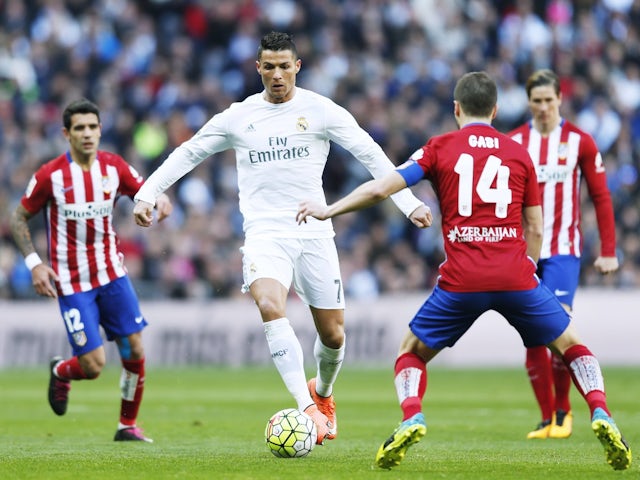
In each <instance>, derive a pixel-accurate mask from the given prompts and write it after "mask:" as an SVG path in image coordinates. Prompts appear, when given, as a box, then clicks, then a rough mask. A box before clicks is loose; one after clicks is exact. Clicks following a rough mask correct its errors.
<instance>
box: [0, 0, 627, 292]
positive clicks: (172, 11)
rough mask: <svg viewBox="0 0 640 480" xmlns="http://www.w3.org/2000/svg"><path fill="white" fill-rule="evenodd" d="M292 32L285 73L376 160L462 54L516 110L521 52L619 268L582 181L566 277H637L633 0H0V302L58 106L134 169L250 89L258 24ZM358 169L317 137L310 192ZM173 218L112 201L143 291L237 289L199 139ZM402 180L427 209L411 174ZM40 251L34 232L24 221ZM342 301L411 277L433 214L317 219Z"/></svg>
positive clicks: (218, 172)
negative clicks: (550, 83) (318, 179)
mask: <svg viewBox="0 0 640 480" xmlns="http://www.w3.org/2000/svg"><path fill="white" fill-rule="evenodd" d="M270 30H280V31H286V32H289V33H292V34H293V35H294V40H295V41H296V44H297V47H298V50H299V55H300V58H301V59H302V70H301V72H300V74H299V76H298V85H299V86H302V87H304V88H308V89H311V90H314V91H317V92H319V93H321V94H323V95H326V96H328V97H330V98H332V99H333V100H334V101H336V102H337V103H338V104H340V105H342V106H344V107H345V108H347V109H348V110H349V111H351V112H352V113H353V115H354V116H355V117H356V119H357V120H358V121H359V123H360V124H361V125H362V127H363V128H364V129H365V130H367V131H368V132H369V133H370V134H371V135H372V137H373V138H374V139H375V140H376V141H377V142H378V143H379V144H380V145H381V146H382V147H383V149H384V150H385V151H386V152H387V154H388V155H389V157H390V158H391V160H392V161H393V162H394V163H396V164H399V163H402V162H403V161H404V160H406V159H407V158H408V157H409V156H410V155H411V153H413V151H415V150H416V149H417V148H418V147H420V146H421V145H423V144H424V143H425V142H426V140H427V139H428V138H429V137H431V136H433V135H435V134H439V133H442V132H444V131H446V130H451V129H455V128H456V125H455V123H454V119H453V115H452V91H453V86H454V84H455V81H456V80H457V79H458V78H459V77H460V75H462V74H463V73H465V72H467V71H471V70H486V71H488V72H489V73H490V74H491V75H492V76H493V77H494V78H495V79H496V80H497V82H498V85H499V112H498V117H497V119H496V122H495V124H494V125H495V126H496V127H497V128H498V129H500V130H502V131H507V130H510V129H511V128H513V127H515V126H516V125H518V124H520V123H522V122H524V121H526V120H527V119H528V108H527V96H526V92H525V91H524V88H523V85H524V82H525V80H526V78H527V76H528V75H529V74H530V73H531V72H532V71H534V70H535V69H538V68H543V67H544V68H552V69H554V70H555V71H556V72H557V73H558V74H559V75H560V77H561V79H562V93H563V99H564V101H563V104H562V107H561V113H562V114H563V116H564V117H565V118H567V119H569V120H571V121H574V122H575V123H577V124H578V125H579V126H580V127H581V128H583V129H584V130H586V131H587V132H589V133H591V134H592V135H593V136H594V138H595V139H596V142H597V144H598V146H599V148H600V150H601V152H602V154H603V157H604V162H605V166H606V169H607V173H608V178H609V187H610V189H611V192H612V195H613V203H614V207H615V217H616V222H617V234H618V256H619V258H620V260H621V271H620V272H619V273H617V274H615V275H612V276H608V277H601V276H599V275H598V274H597V273H595V271H594V270H593V268H591V265H592V263H593V260H594V259H595V257H596V256H597V255H598V253H599V240H598V230H597V223H596V220H595V214H594V210H593V208H592V206H591V204H590V202H589V200H588V196H587V195H586V193H587V192H586V188H584V189H583V194H584V200H585V201H584V202H583V235H584V256H583V269H582V278H581V283H582V284H583V285H608V286H616V287H638V286H640V195H638V185H639V184H638V168H639V167H640V108H639V107H640V0H582V1H580V0H576V1H567V0H547V1H543V0H539V1H538V0H536V1H535V2H534V1H531V0H518V1H488V0H392V1H390V0H342V1H340V0H298V1H293V0H216V1H207V0H146V1H142V0H141V1H136V2H130V1H126V0H66V1H63V0H0V298H12V299H25V298H33V296H34V293H33V289H32V286H31V277H30V273H29V271H28V270H27V269H26V267H25V266H24V262H23V260H22V256H21V255H20V253H19V252H18V250H17V249H16V247H15V245H14V243H13V240H12V238H11V233H10V229H9V216H10V214H11V212H12V211H13V209H14V208H15V206H16V205H17V203H18V202H19V200H20V197H21V196H22V194H23V192H24V189H25V187H26V185H27V182H28V180H29V177H30V176H31V174H32V173H33V172H34V171H35V170H36V169H37V168H38V167H39V166H40V165H41V164H42V163H44V162H45V161H48V160H50V159H52V158H54V157H56V156H57V155H59V154H60V153H62V152H64V151H65V150H66V142H65V140H64V138H63V136H62V134H61V127H62V124H61V112H62V109H63V108H64V106H65V105H66V104H67V103H69V102H70V101H71V100H74V99H77V98H79V97H83V96H84V97H87V98H89V99H91V100H93V101H95V102H96V103H97V104H98V105H99V107H100V109H101V119H102V126H103V130H102V144H101V149H103V150H111V151H114V152H117V153H119V154H121V155H122V156H123V157H124V158H125V159H127V161H129V162H130V163H131V164H132V165H133V166H134V167H135V168H136V169H137V170H138V171H139V172H140V173H142V174H143V175H145V176H147V175H148V174H150V173H151V172H152V171H153V170H154V169H155V168H156V167H157V166H158V165H159V164H160V163H161V162H162V160H163V159H164V158H165V157H166V155H167V154H168V153H169V152H170V151H171V150H173V149H174V148H175V147H176V146H177V145H179V144H180V143H181V142H183V141H184V140H186V139H187V138H189V137H190V136H191V135H192V134H193V133H195V132H196V131H197V130H198V129H199V127H200V126H201V125H202V124H204V123H205V122H206V121H207V120H208V118H209V117H210V116H212V115H213V114H215V113H216V112H219V111H221V110H223V109H224V108H226V107H227V106H228V105H229V104H230V103H231V102H234V101H237V100H242V99H244V97H246V96H247V95H250V94H253V93H256V92H258V91H260V90H261V89H262V84H261V82H260V77H259V76H258V74H257V73H256V71H255V58H256V49H257V46H258V44H259V40H260V37H261V36H262V35H263V34H264V33H266V32H268V31H270ZM368 178H369V174H368V172H367V171H366V169H364V168H363V167H362V166H361V165H360V164H359V162H357V161H356V160H355V159H354V158H353V157H352V156H351V155H350V154H349V153H348V152H345V151H343V150H341V149H340V148H338V147H336V146H335V145H334V146H333V147H332V149H331V155H330V158H329V162H328V164H327V169H326V171H325V176H324V181H325V188H326V192H327V199H328V201H329V202H331V201H332V200H335V199H336V198H337V197H339V196H341V195H343V194H345V193H347V192H348V191H350V190H351V189H352V188H353V187H355V186H356V185H357V184H359V183H360V182H362V181H364V180H367V179H368ZM167 193H168V194H169V195H170V196H171V197H172V199H173V200H174V202H175V207H176V209H175V211H174V214H173V215H172V216H171V217H170V218H169V219H167V220H166V221H165V222H163V223H161V224H156V225H154V227H152V228H151V229H141V228H140V227H137V226H136V225H135V224H134V222H133V217H132V214H131V210H132V202H131V201H130V200H129V199H128V198H123V199H121V200H120V201H119V202H118V205H117V210H116V212H115V213H114V216H115V224H116V229H117V231H118V233H119V237H120V240H121V249H122V251H123V253H124V254H125V264H126V266H127V268H128V271H129V274H130V276H131V278H132V280H133V282H134V284H135V286H136V288H137V290H138V292H139V294H140V297H141V298H143V299H159V298H175V299H194V298H197V299H212V298H221V297H234V296H237V295H240V285H241V283H242V269H241V257H240V252H239V247H240V246H241V245H242V238H243V235H242V229H241V225H242V220H241V217H240V213H239V210H238V200H237V185H236V172H235V157H234V154H233V152H232V151H231V152H225V153H222V154H218V155H216V156H214V157H213V158H211V159H209V160H208V161H206V162H204V163H203V164H201V165H200V166H199V167H198V168H197V169H196V170H195V171H193V172H192V173H191V174H190V175H188V176H187V177H185V178H184V179H182V180H181V181H180V182H179V183H178V184H176V185H175V186H174V187H173V188H172V189H171V190H170V191H169V192H167ZM415 193H416V194H417V195H418V196H419V197H420V198H422V199H423V200H424V201H425V202H427V203H428V204H429V205H431V206H432V208H433V209H434V213H435V214H436V224H437V223H439V222H438V212H437V207H436V202H435V197H434V193H433V191H432V190H431V188H430V186H429V185H428V183H427V182H422V184H420V185H419V186H417V188H416V189H415ZM32 225H33V226H34V227H35V228H34V234H35V235H34V237H35V238H34V240H35V242H36V245H37V248H38V250H39V252H40V253H41V255H44V254H46V238H45V232H44V230H43V227H42V222H41V220H39V219H33V220H32ZM334 225H335V229H336V233H337V236H336V242H337V245H338V248H339V250H340V255H341V265H342V270H343V280H344V282H345V291H346V293H347V295H348V296H350V297H352V298H374V297H376V296H377V295H380V294H382V293H390V292H396V291H412V290H425V289H428V288H430V287H432V286H433V284H434V281H435V278H436V274H437V267H438V265H439V263H440V262H441V261H442V260H443V249H442V240H441V239H440V231H439V227H438V226H434V227H432V228H430V229H426V230H418V229H417V228H415V227H413V226H412V225H411V224H410V222H408V221H407V220H406V219H405V218H404V217H403V216H402V214H401V213H400V212H399V211H398V210H397V209H396V208H395V206H394V205H393V203H392V202H390V201H388V202H384V203H383V204H381V205H379V206H377V207H375V208H371V209H368V210H366V211H363V212H360V213H357V214H349V215H345V216H342V217H338V218H337V219H335V221H334Z"/></svg>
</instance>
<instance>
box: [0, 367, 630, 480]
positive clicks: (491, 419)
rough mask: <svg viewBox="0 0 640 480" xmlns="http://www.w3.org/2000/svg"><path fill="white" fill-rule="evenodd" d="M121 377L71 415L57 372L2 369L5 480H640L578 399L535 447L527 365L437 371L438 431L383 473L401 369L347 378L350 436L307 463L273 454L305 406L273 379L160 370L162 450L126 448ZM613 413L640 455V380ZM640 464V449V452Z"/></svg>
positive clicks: (107, 379)
mask: <svg viewBox="0 0 640 480" xmlns="http://www.w3.org/2000/svg"><path fill="white" fill-rule="evenodd" d="M119 373H120V372H119V369H118V368H116V366H115V365H110V366H108V367H107V368H106V369H105V371H104V372H103V374H102V375H101V376H100V378H98V379H97V380H94V381H84V382H75V383H74V384H73V388H72V391H71V397H70V403H69V409H68V411H67V414H66V415H65V416H63V417H57V416H56V415H54V414H53V413H52V412H51V410H50V408H49V405H48V404H47V400H46V389H47V383H48V375H47V374H46V365H43V366H42V368H41V369H38V370H37V371H36V370H4V371H0V391H1V393H0V478H2V479H17V480H20V479H38V480H40V479H47V480H49V479H52V480H55V479H72V478H90V479H92V480H93V479H111V478H118V479H121V478H127V479H135V480H144V479H154V480H156V479H284V480H289V479H291V480H293V479H296V480H297V479H314V480H319V479H349V480H352V479H373V480H378V479H385V480H391V479H393V480H395V479H405V478H406V479H411V480H417V479H456V480H457V479H490V480H492V479H500V480H502V479H514V480H515V479H518V480H522V479H527V480H535V479H544V480H550V479H556V478H558V479H562V480H574V479H575V480H590V479H594V480H596V479H597V480H601V479H604V478H622V477H620V476H624V478H628V479H632V478H634V479H636V478H640V468H639V467H638V464H640V462H639V461H638V460H636V462H635V463H634V464H632V467H631V469H630V470H628V471H625V472H615V471H613V470H612V469H611V467H609V466H608V465H607V464H606V462H605V457H604V452H603V449H602V447H601V446H600V444H599V443H598V441H597V440H596V438H595V436H594V435H593V433H592V432H591V429H590V424H589V418H588V417H589V415H588V411H587V407H586V405H585V404H584V401H583V400H582V398H581V397H579V396H578V394H577V393H576V392H575V389H573V390H572V401H573V411H574V433H573V435H572V437H571V438H570V439H568V440H546V441H532V440H526V439H525V435H526V433H527V432H528V431H529V430H530V429H531V428H532V427H533V426H534V425H535V424H536V423H537V422H538V421H539V418H538V417H539V414H538V410H537V406H536V405H535V401H534V399H533V394H532V392H531V387H530V386H529V383H528V380H527V378H526V373H525V371H524V367H523V368H522V369H510V370H486V369H478V370H454V369H446V368H442V367H438V366H433V367H431V368H430V370H429V379H428V390H427V395H426V398H425V402H424V406H425V408H424V412H425V416H426V418H427V424H428V430H427V435H426V437H425V438H424V439H423V440H422V442H420V443H419V444H417V445H415V446H413V447H412V448H411V449H410V450H409V452H408V454H407V457H406V458H405V460H404V461H403V462H402V464H401V465H400V466H399V467H397V468H395V469H393V470H391V471H386V470H380V469H377V468H376V467H374V466H373V459H374V456H375V453H376V451H377V449H378V447H379V445H380V444H381V443H382V442H383V441H384V440H385V439H386V438H387V437H388V436H389V434H390V433H391V432H392V431H393V429H394V428H395V426H396V425H397V423H398V422H399V420H400V409H399V407H398V405H397V400H396V395H395V390H394V387H393V378H392V369H391V366H389V367H388V368H386V369H384V370H381V369H365V368H356V367H352V366H349V365H348V364H347V365H346V366H345V367H344V368H343V370H342V373H341V375H340V378H339V380H338V383H337V384H336V390H335V393H336V402H337V407H338V408H337V413H338V422H339V436H338V438H337V439H336V440H334V441H327V442H326V445H324V446H321V447H316V448H315V449H314V451H313V452H311V454H310V455H309V456H308V457H305V458H301V459H280V458H276V457H274V456H273V455H272V454H271V453H270V452H269V451H268V449H267V447H266V445H265V444H264V439H263V432H264V427H265V424H266V422H267V420H268V419H269V417H270V416H271V414H273V413H274V412H276V411H277V410H280V409H281V408H285V407H290V406H294V405H293V401H292V400H291V398H290V397H289V394H288V393H287V392H286V390H285V388H284V385H283V384H282V382H281V380H280V378H279V377H278V375H277V373H276V371H275V369H274V368H272V367H270V368H250V369H222V368H213V367H200V368H198V367H192V368H185V369H149V371H148V372H147V379H146V391H145V398H144V401H143V404H142V408H141V411H140V415H139V422H138V424H139V426H141V427H142V428H144V429H145V432H146V433H147V434H148V435H149V436H150V437H152V438H153V439H154V440H155V442H154V443H153V444H141V443H129V442H126V443H120V442H114V441H113V434H114V433H115V428H116V425H117V421H118V409H119V391H118V379H119ZM604 374H605V383H606V386H607V392H608V399H609V406H610V408H611V409H612V411H613V414H614V417H615V418H616V420H617V422H618V425H619V426H620V427H621V429H622V431H623V433H624V434H625V437H626V438H627V440H628V441H629V443H630V444H631V447H632V450H633V449H634V447H635V448H636V449H640V409H639V408H638V406H639V400H638V399H639V398H640V382H638V369H637V368H605V369H604ZM637 451H638V452H640V450H637Z"/></svg>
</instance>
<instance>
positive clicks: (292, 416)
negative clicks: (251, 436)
mask: <svg viewBox="0 0 640 480" xmlns="http://www.w3.org/2000/svg"><path fill="white" fill-rule="evenodd" d="M264 437H265V440H266V441H267V446H268V447H269V450H271V453H273V454H274V455H275V456H276V457H282V458H292V457H305V456H307V455H309V453H310V452H311V450H313V447H315V445H316V440H317V438H318V433H317V430H316V424H315V423H313V420H312V419H311V417H310V416H309V415H307V414H306V413H304V412H301V411H300V410H296V409H295V408H285V409H284V410H280V411H278V412H276V413H274V414H273V416H272V417H271V418H270V419H269V422H267V427H266V428H265V430H264Z"/></svg>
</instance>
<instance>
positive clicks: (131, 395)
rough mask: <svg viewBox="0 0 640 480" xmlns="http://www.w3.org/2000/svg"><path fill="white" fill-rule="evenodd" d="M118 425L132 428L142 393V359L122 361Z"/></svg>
mask: <svg viewBox="0 0 640 480" xmlns="http://www.w3.org/2000/svg"><path fill="white" fill-rule="evenodd" d="M122 367H123V369H122V375H121V377H120V388H121V389H122V403H121V405H120V423H122V424H123V425H130V426H134V425H135V424H136V418H137V417H138V410H139V409H140V403H141V402H142V393H143V391H144V358H141V359H140V360H122Z"/></svg>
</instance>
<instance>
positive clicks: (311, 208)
mask: <svg viewBox="0 0 640 480" xmlns="http://www.w3.org/2000/svg"><path fill="white" fill-rule="evenodd" d="M406 186H407V183H406V182H405V181H404V178H403V177H402V175H400V174H399V173H398V172H395V171H394V172H391V173H389V174H388V175H386V176H384V177H381V178H377V179H375V180H369V181H368V182H365V183H363V184H362V185H360V186H359V187H357V188H356V189H354V190H353V191H352V192H351V193H349V194H348V195H347V196H345V197H343V198H341V199H340V200H338V201H337V202H335V203H333V204H331V205H328V206H323V205H319V204H317V203H314V202H308V201H304V202H301V203H300V205H299V207H298V213H297V215H296V220H297V222H298V224H301V223H303V222H305V223H306V221H307V220H306V219H307V217H309V216H311V217H314V218H317V219H318V220H326V219H328V218H332V217H335V216H337V215H342V214H344V213H348V212H354V211H356V210H362V209H363V208H367V207H370V206H372V205H375V204H376V203H380V202H381V201H382V200H384V199H386V198H388V197H389V195H392V194H394V193H396V192H398V191H400V190H402V189H403V188H405V187H406Z"/></svg>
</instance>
